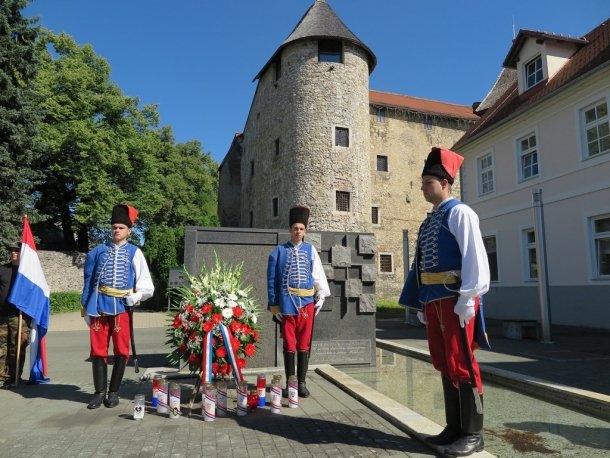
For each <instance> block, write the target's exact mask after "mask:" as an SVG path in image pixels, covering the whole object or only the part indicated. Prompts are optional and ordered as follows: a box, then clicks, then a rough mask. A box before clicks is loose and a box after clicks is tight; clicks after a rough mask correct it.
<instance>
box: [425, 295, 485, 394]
mask: <svg viewBox="0 0 610 458" xmlns="http://www.w3.org/2000/svg"><path fill="white" fill-rule="evenodd" d="M456 302H457V297H449V298H445V299H440V300H438V301H432V302H428V303H427V304H426V305H425V306H424V314H425V316H426V321H427V322H428V323H427V325H426V332H427V334H428V348H429V349H430V357H431V358H432V365H433V366H434V368H435V369H436V370H438V371H439V372H440V373H441V374H442V375H443V376H445V377H447V378H448V379H450V380H451V381H452V382H453V384H454V385H456V386H457V384H458V383H460V382H468V383H469V382H470V372H469V371H468V365H467V364H466V363H467V360H466V358H467V357H470V358H471V361H472V367H473V370H474V378H475V380H476V382H477V389H478V391H479V393H480V394H483V384H482V382H481V371H480V370H479V363H478V362H477V359H476V358H475V356H474V353H473V349H474V327H475V321H476V318H472V319H471V320H470V321H469V322H468V324H467V325H466V326H465V328H464V329H465V330H466V338H467V341H468V345H469V347H470V348H469V355H465V354H464V351H463V350H462V343H461V342H462V341H461V340H460V339H461V338H460V332H462V331H461V327H460V320H459V317H458V316H457V315H456V314H455V313H454V311H453V306H454V305H455V303H456ZM478 309H479V298H478V297H477V298H476V299H475V311H478Z"/></svg>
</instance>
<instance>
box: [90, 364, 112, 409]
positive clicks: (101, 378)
mask: <svg viewBox="0 0 610 458" xmlns="http://www.w3.org/2000/svg"><path fill="white" fill-rule="evenodd" d="M91 367H92V368H93V386H94V387H95V394H94V395H93V399H91V401H90V402H89V404H88V405H87V409H97V408H98V407H100V406H101V405H102V402H106V384H107V383H108V365H107V364H106V361H104V358H100V357H97V356H95V357H93V358H91Z"/></svg>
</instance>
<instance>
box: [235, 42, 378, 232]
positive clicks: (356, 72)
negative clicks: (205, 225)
mask: <svg viewBox="0 0 610 458" xmlns="http://www.w3.org/2000/svg"><path fill="white" fill-rule="evenodd" d="M281 65H282V71H281V76H280V78H279V79H277V80H276V79H275V68H274V66H270V67H269V68H268V70H267V71H266V72H265V74H263V76H262V77H261V78H260V80H259V85H258V87H257V91H256V94H255V96H254V100H253V103H252V107H251V111H250V114H249V116H248V121H247V123H246V128H245V130H244V143H243V145H244V153H243V159H242V175H241V176H242V203H241V225H242V226H248V225H250V224H249V223H250V212H252V225H253V226H255V227H260V228H285V227H287V226H288V210H289V209H290V207H292V206H294V205H297V204H306V205H308V206H309V207H310V208H311V211H312V213H311V220H310V228H311V229H312V230H324V231H355V232H358V231H370V230H371V224H370V220H371V219H370V168H369V163H368V161H369V153H368V151H369V148H370V137H369V132H370V131H369V119H368V63H367V56H366V55H365V53H364V51H363V50H362V49H361V48H359V47H355V46H352V45H351V44H349V43H345V44H344V63H343V64H338V63H331V62H318V53H317V40H303V41H299V42H296V43H294V44H292V45H290V46H287V47H286V48H285V49H283V51H282V61H281ZM335 127H343V128H347V129H349V146H348V147H339V146H334V141H335ZM276 139H279V154H276V149H275V141H276ZM252 164H253V165H252ZM252 170H254V173H252ZM336 191H346V192H349V193H350V211H349V212H340V211H337V210H336V208H335V194H336ZM274 197H276V198H277V199H278V204H279V205H278V215H277V217H274V216H273V215H272V200H273V198H274Z"/></svg>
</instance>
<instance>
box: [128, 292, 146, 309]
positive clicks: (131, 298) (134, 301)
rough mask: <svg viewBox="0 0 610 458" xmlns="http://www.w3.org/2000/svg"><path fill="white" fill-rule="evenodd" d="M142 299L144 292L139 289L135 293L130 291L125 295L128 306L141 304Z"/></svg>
mask: <svg viewBox="0 0 610 458" xmlns="http://www.w3.org/2000/svg"><path fill="white" fill-rule="evenodd" d="M141 299H142V293H140V292H138V291H136V292H135V293H129V294H128V295H127V296H125V304H127V307H133V306H134V305H139V303H140V300H141Z"/></svg>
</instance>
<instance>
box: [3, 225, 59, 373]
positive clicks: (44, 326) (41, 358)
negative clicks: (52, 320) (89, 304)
mask: <svg viewBox="0 0 610 458" xmlns="http://www.w3.org/2000/svg"><path fill="white" fill-rule="evenodd" d="M21 242H22V244H21V256H20V261H19V268H18V269H17V277H16V278H15V282H14V283H13V287H12V289H11V293H10V295H9V298H8V300H9V302H10V303H11V304H14V305H15V307H17V308H18V309H19V310H21V311H22V312H23V313H25V314H26V315H28V316H30V317H31V318H32V331H31V333H30V383H45V382H48V381H49V379H48V378H47V377H46V375H47V351H46V342H45V335H46V334H47V330H48V329H49V310H50V301H49V286H48V285H47V280H46V279H45V278H44V273H43V272H42V267H41V266H40V260H39V259H38V253H37V252H36V244H35V243H34V237H33V236H32V230H31V229H30V223H29V222H28V217H27V215H25V216H24V217H23V235H22V236H21Z"/></svg>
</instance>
